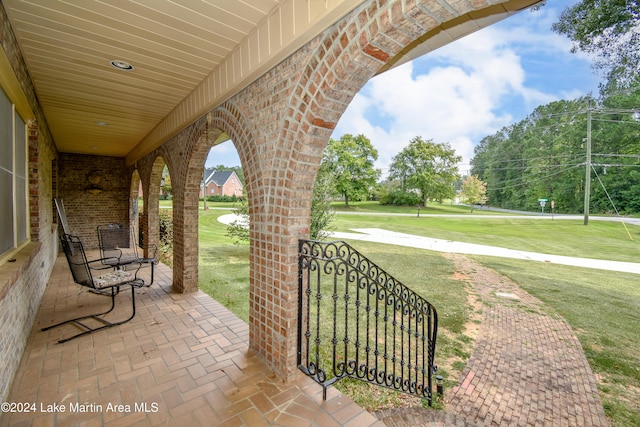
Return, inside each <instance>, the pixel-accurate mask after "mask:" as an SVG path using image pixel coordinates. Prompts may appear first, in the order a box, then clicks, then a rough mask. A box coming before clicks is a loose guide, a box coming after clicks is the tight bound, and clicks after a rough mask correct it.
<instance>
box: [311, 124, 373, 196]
mask: <svg viewBox="0 0 640 427" xmlns="http://www.w3.org/2000/svg"><path fill="white" fill-rule="evenodd" d="M376 160H378V150H376V149H375V148H374V147H373V145H372V144H371V141H370V140H369V139H368V138H367V137H366V136H364V135H357V136H353V135H350V134H345V135H342V137H341V138H340V139H339V140H334V139H330V140H329V145H327V148H326V150H325V152H324V158H323V160H322V161H323V163H325V164H326V167H327V168H328V170H329V172H330V173H331V175H333V182H334V187H335V191H336V193H338V194H339V195H340V196H342V197H343V198H344V205H345V206H346V207H349V200H364V199H366V198H367V196H368V195H369V194H370V193H371V191H372V189H373V188H374V187H375V185H376V183H377V181H378V178H379V177H380V170H379V169H375V168H374V163H375V161H376Z"/></svg>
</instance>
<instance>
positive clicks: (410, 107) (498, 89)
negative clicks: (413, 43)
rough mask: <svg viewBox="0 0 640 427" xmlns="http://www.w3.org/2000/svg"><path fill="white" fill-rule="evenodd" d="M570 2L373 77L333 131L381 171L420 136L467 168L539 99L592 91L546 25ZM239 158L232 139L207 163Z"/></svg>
mask: <svg viewBox="0 0 640 427" xmlns="http://www.w3.org/2000/svg"><path fill="white" fill-rule="evenodd" d="M575 2H576V1H575V0H548V1H547V3H546V6H544V7H542V8H541V9H540V10H538V11H523V12H521V13H519V14H517V15H515V16H512V17H510V18H508V19H505V20H503V21H502V22H499V23H497V24H495V25H492V26H490V27H488V28H485V29H482V30H480V31H478V32H476V33H473V34H471V35H469V36H466V37H464V38H462V39H460V40H458V41H456V42H453V43H451V44H449V45H447V46H444V47H442V48H440V49H437V50H435V51H433V52H430V53H428V54H426V55H424V56H422V57H420V58H417V59H415V60H413V61H411V62H409V63H407V64H404V65H402V66H400V67H397V68H395V69H393V70H391V71H388V72H386V73H384V74H382V75H380V76H377V77H375V78H373V79H371V80H370V81H369V82H368V83H367V84H366V85H365V86H364V87H363V88H362V90H361V91H360V92H359V93H358V94H357V95H356V96H355V98H354V99H353V101H352V102H351V104H350V105H349V107H348V108H347V110H346V111H345V113H344V115H343V116H342V118H341V119H340V121H339V123H338V125H337V127H336V129H335V131H334V133H333V135H332V137H333V138H334V139H339V138H340V137H341V136H342V135H344V134H346V133H350V134H353V135H356V134H364V135H365V136H366V137H367V138H369V139H370V140H371V142H372V144H373V145H374V147H375V148H376V149H377V150H378V155H379V158H378V162H377V164H376V167H378V168H380V169H382V171H383V176H385V175H386V172H387V169H388V165H389V163H390V162H391V158H392V157H393V156H395V155H396V154H398V152H399V151H400V150H402V148H404V147H405V146H406V145H407V144H408V143H409V141H410V140H411V139H412V138H414V137H416V136H420V137H422V138H423V139H425V140H428V139H432V140H433V141H434V142H437V143H440V142H448V143H450V144H451V145H452V146H453V148H455V149H456V152H457V154H458V155H460V156H462V158H463V161H462V164H461V165H460V172H462V173H464V172H466V171H467V170H468V169H469V160H470V159H471V157H473V147H474V146H475V145H476V144H477V143H478V142H479V141H480V140H481V139H482V138H483V137H485V136H487V135H491V134H494V133H495V132H497V131H498V130H500V129H501V128H503V127H504V126H508V125H510V124H513V123H516V122H518V121H520V120H522V119H523V118H525V117H526V116H527V115H529V114H530V113H531V112H532V111H533V109H534V108H536V107H537V106H539V105H543V104H547V103H549V102H551V101H554V100H559V99H574V98H577V97H579V96H582V95H586V94H589V93H592V94H594V95H595V94H597V92H598V83H599V78H598V76H597V75H595V73H594V71H593V69H592V68H591V62H590V60H589V58H588V57H586V56H584V55H581V54H572V53H570V49H571V42H570V41H569V40H568V39H567V38H566V37H562V36H559V35H557V34H555V33H554V32H552V31H551V24H552V23H553V22H556V20H557V17H558V16H559V14H560V12H561V11H562V10H563V9H564V8H565V7H567V6H569V5H571V4H574V3H575ZM218 164H224V165H226V166H236V165H239V164H240V161H239V160H238V156H237V154H236V153H235V148H234V147H233V144H232V143H231V142H230V141H228V142H225V143H224V144H220V145H219V146H217V147H214V148H213V149H212V150H211V152H210V153H209V158H208V160H207V166H213V165H218Z"/></svg>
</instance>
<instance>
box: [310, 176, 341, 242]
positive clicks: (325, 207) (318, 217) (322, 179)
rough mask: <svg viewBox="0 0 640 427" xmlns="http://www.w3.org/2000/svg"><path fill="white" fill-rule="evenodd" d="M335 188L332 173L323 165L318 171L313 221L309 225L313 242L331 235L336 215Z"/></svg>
mask: <svg viewBox="0 0 640 427" xmlns="http://www.w3.org/2000/svg"><path fill="white" fill-rule="evenodd" d="M333 186H334V183H333V176H332V175H331V171H330V170H329V168H328V166H327V165H326V164H324V163H323V164H321V165H320V169H319V170H318V175H317V176H316V184H315V186H314V187H313V196H312V198H311V221H310V224H309V237H310V239H311V240H324V239H325V238H327V237H328V236H329V235H330V234H331V227H330V224H331V222H333V220H334V218H335V213H334V211H333V210H332V209H331V196H332V194H333Z"/></svg>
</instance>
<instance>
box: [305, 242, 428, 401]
mask: <svg viewBox="0 0 640 427" xmlns="http://www.w3.org/2000/svg"><path fill="white" fill-rule="evenodd" d="M298 282H299V295H300V298H299V306H298V368H299V369H300V370H302V371H303V372H304V373H305V374H307V375H309V376H310V377H312V378H313V379H314V380H315V381H316V382H318V383H319V384H321V385H322V386H323V387H324V395H323V396H324V399H326V392H327V388H328V387H330V386H331V385H332V384H333V383H335V382H336V381H338V380H340V379H342V378H345V377H351V378H356V379H360V380H363V381H366V382H369V383H373V384H377V385H380V386H382V387H387V388H390V389H394V390H397V391H401V392H404V393H407V394H411V395H415V396H418V397H420V398H426V399H427V400H428V402H429V405H431V402H432V375H433V374H434V373H435V371H436V369H437V367H436V365H435V364H434V353H435V346H436V333H437V327H438V316H437V312H436V309H435V308H434V307H433V306H432V305H431V304H430V303H429V302H428V301H427V300H425V299H424V298H422V297H420V296H419V295H417V294H416V293H415V292H413V291H412V290H410V289H409V288H407V287H406V286H405V285H403V284H402V283H400V282H398V281H397V280H396V279H394V278H393V277H391V276H390V275H389V274H387V272H385V271H384V270H383V269H381V268H380V267H378V266H377V265H375V264H374V263H373V262H371V261H370V260H368V259H367V258H366V257H365V256H363V255H362V254H360V253H359V252H358V251H356V250H355V249H354V248H353V247H351V246H350V245H348V244H347V243H344V242H332V243H326V242H317V241H309V240H300V241H299V253H298Z"/></svg>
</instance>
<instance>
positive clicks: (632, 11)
mask: <svg viewBox="0 0 640 427" xmlns="http://www.w3.org/2000/svg"><path fill="white" fill-rule="evenodd" d="M552 29H553V31H555V32H557V33H559V34H564V35H566V36H567V37H569V38H570V39H571V40H572V41H573V43H574V45H573V49H572V50H573V52H576V51H578V50H581V51H583V52H586V53H589V54H594V55H596V57H597V62H596V66H597V67H598V68H600V69H601V70H604V71H605V72H606V73H607V74H609V76H611V75H614V74H615V75H616V76H617V77H616V78H617V79H623V80H626V79H628V78H629V77H631V78H633V76H635V75H637V74H638V70H640V49H638V45H640V6H639V4H638V2H637V1H636V0H582V1H581V2H579V3H576V4H575V5H573V6H571V7H568V8H567V9H565V10H564V11H563V12H562V14H561V15H560V19H559V21H558V22H556V23H555V24H553V26H552Z"/></svg>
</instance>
